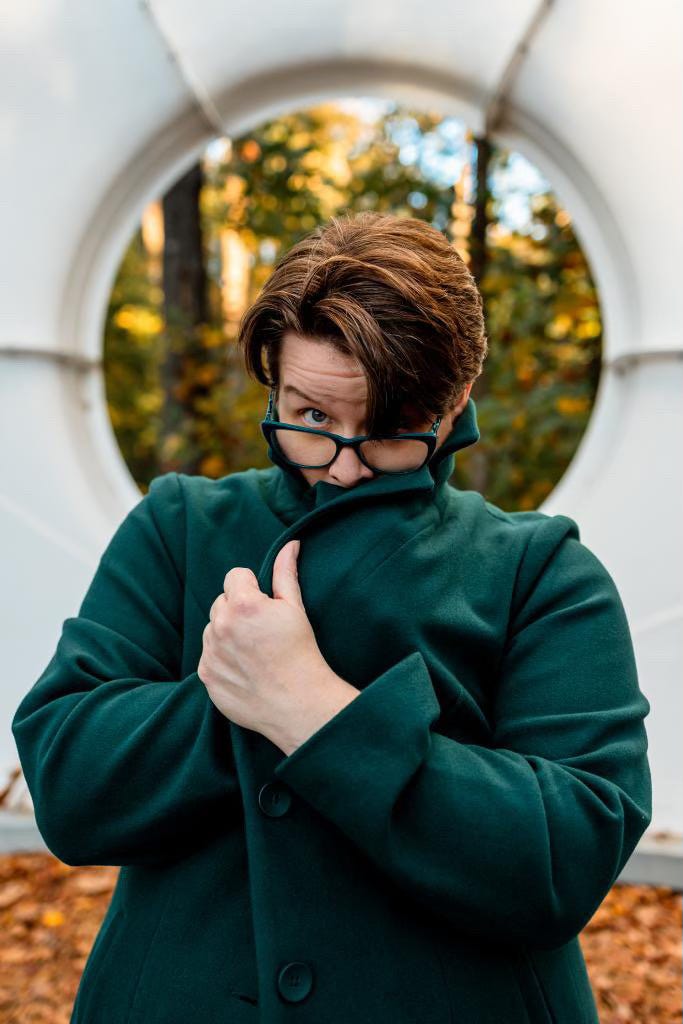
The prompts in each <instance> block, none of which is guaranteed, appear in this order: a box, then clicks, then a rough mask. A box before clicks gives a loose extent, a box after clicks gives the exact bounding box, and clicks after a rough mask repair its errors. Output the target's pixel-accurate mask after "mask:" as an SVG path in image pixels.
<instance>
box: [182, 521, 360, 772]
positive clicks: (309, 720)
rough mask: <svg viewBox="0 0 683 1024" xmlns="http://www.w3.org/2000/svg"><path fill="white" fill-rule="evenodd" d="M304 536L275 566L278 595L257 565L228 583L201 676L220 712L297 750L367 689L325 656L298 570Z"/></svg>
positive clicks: (233, 573) (210, 628) (207, 636)
mask: <svg viewBox="0 0 683 1024" xmlns="http://www.w3.org/2000/svg"><path fill="white" fill-rule="evenodd" d="M299 548H300V541H299V540H293V541H289V542H288V543H287V544H285V545H284V547H282V548H281V549H280V551H279V552H278V554H277V557H276V559H275V562H274V563H273V597H269V596H268V595H267V594H264V593H263V591H262V590H261V589H260V587H259V585H258V580H257V579H256V576H255V574H254V573H253V572H252V570H251V569H247V568H244V567H241V566H237V567H235V568H233V569H231V570H230V571H229V572H228V573H227V574H226V576H225V579H224V581H223V593H222V594H219V596H218V597H217V598H216V600H215V601H214V602H213V604H212V605H211V610H210V613H209V622H208V623H207V625H206V627H205V629H204V633H203V649H202V655H201V658H200V660H199V665H198V666H197V674H198V676H199V678H200V679H201V681H202V682H203V683H204V685H205V687H206V689H207V692H208V694H209V697H210V698H211V700H212V701H213V703H214V704H215V705H216V707H217V708H218V710H219V711H220V712H221V713H222V714H223V715H225V716H226V718H229V719H230V720H231V721H233V722H235V723H236V724H237V725H241V726H244V727H245V728H247V729H253V730H255V731H256V732H260V733H262V734H263V735H264V736H266V737H268V738H269V739H271V741H272V742H274V743H276V744H277V745H278V746H280V748H281V749H282V750H284V751H285V753H287V754H289V753H291V752H292V750H294V749H296V747H297V746H299V744H301V743H303V741H304V740H305V739H307V738H308V736H310V735H312V733H314V732H316V731H317V730H318V729H319V728H320V727H321V726H322V725H323V724H324V722H326V721H327V720H328V719H329V718H332V717H333V715H335V714H336V713H337V711H339V710H341V708H342V707H344V705H345V704H347V703H348V702H349V701H350V700H353V698H354V697H357V696H358V694H359V692H360V691H359V690H358V689H356V687H355V686H352V685H351V684H350V683H347V682H346V681H345V680H343V679H342V678H341V677H340V676H338V675H337V674H336V673H335V672H333V670H332V669H331V668H330V666H329V665H328V664H327V662H326V661H325V659H324V657H323V655H322V652H321V651H320V648H319V647H318V643H317V641H316V638H315V633H314V631H313V627H312V626H311V623H310V621H309V619H308V616H307V614H306V609H305V607H304V603H303V598H302V595H301V590H300V587H299V580H298V573H297V558H298V554H299Z"/></svg>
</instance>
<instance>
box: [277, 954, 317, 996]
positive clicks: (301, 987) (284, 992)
mask: <svg viewBox="0 0 683 1024" xmlns="http://www.w3.org/2000/svg"><path fill="white" fill-rule="evenodd" d="M312 988H313V970H312V968H311V966H310V964H307V963H304V962H303V961H302V960H293V961H292V962H291V963H289V964H285V966H284V967H281V968H280V973H279V974H278V976H277V990H278V992H279V993H280V995H281V996H282V998H283V999H286V1000H287V1002H288V1003H300V1002H301V1000H302V999H305V998H306V996H307V995H308V993H309V992H310V991H311V989H312Z"/></svg>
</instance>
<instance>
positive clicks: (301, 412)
mask: <svg viewBox="0 0 683 1024" xmlns="http://www.w3.org/2000/svg"><path fill="white" fill-rule="evenodd" d="M305 412H319V413H320V414H321V416H322V418H323V420H326V419H327V416H326V415H325V413H324V412H323V411H322V409H316V408H315V406H314V405H307V406H304V408H303V409H298V410H297V416H301V417H302V418H303V415H304V413H305ZM304 423H305V425H306V426H307V427H319V426H321V423H322V421H321V420H315V421H314V422H313V423H309V421H308V420H307V419H304Z"/></svg>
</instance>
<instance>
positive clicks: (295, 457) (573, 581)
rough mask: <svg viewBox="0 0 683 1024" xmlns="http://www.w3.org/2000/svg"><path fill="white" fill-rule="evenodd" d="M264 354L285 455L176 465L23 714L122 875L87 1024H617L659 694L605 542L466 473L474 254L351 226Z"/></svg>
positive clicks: (260, 316)
mask: <svg viewBox="0 0 683 1024" xmlns="http://www.w3.org/2000/svg"><path fill="white" fill-rule="evenodd" d="M238 340H239V344H240V351H241V352H242V353H243V355H244V359H245V367H246V369H247V372H248V373H249V374H250V375H251V376H252V377H254V378H255V379H257V380H259V381H260V382H261V383H264V384H266V385H267V386H268V388H269V395H268V407H267V411H266V415H265V417H264V419H263V420H262V422H261V429H262V431H263V434H264V438H265V440H266V441H267V443H268V455H269V459H270V462H271V465H268V466H267V467H265V468H257V467H250V468H248V469H246V470H244V471H241V472H236V473H231V474H228V475H226V476H224V477H221V478H219V479H209V478H208V477H203V476H197V475H187V474H184V473H177V472H170V473H164V474H162V475H160V476H157V477H155V478H154V479H153V480H152V482H151V484H150V487H149V490H148V492H147V493H146V494H145V495H144V496H143V497H142V498H141V500H140V502H139V503H138V504H136V506H135V507H134V508H133V509H132V510H131V511H130V512H129V513H128V515H127V516H126V517H125V518H124V520H123V521H122V522H121V524H120V525H119V527H118V528H117V530H116V531H115V533H114V535H113V537H112V539H111V541H110V542H109V544H108V546H107V548H106V550H105V551H104V553H103V555H102V557H101V559H100V562H99V565H98V567H97V569H96V572H95V575H94V578H93V579H92V582H91V584H90V586H89V588H88V590H87V592H86V594H85V597H84V599H83V602H82V604H81V606H80V609H79V611H78V614H77V615H75V616H72V617H69V618H67V619H66V620H64V622H63V625H62V633H61V637H60V639H59V642H58V645H57V648H56V651H55V652H54V655H53V657H52V658H51V660H50V662H49V664H48V665H47V666H46V668H45V670H44V671H43V673H42V674H41V676H40V678H39V679H38V680H37V681H36V682H35V684H34V685H33V686H32V688H31V690H30V691H29V692H28V693H26V694H25V695H24V697H23V699H22V701H21V703H20V705H19V707H18V709H17V711H16V713H15V715H14V719H13V723H12V729H13V733H14V736H15V739H16V743H17V749H18V751H19V754H20V759H21V763H22V766H23V769H24V773H25V776H26V780H27V784H28V786H29V789H30V792H31V795H32V797H33V801H34V806H35V812H36V820H37V823H38V826H39V828H40V830H41V833H42V835H43V837H44V839H45V841H46V843H47V845H48V847H49V848H50V849H51V850H52V851H53V853H54V854H55V855H56V856H57V857H59V858H60V859H61V860H63V861H64V862H65V863H67V864H72V865H77V864H112V865H120V872H119V875H118V879H117V884H116V887H115V890H114V893H113V895H112V898H111V902H110V904H109V907H108V909H107V912H106V914H105V917H104V920H103V922H102V925H101V928H100V931H99V932H98V935H97V938H96V941H95V943H94V945H93V948H92V950H91V953H90V956H89V958H88V961H87V963H86V966H85V969H84V971H83V975H82V977H81V981H80V985H79V989H78V993H77V996H76V1000H75V1003H74V1008H73V1015H72V1024H142V1022H143V1021H144V1022H146V1024H148V1022H150V1021H159V1022H163V1024H187V1022H188V1021H197V1022H201V1024H219V1022H220V1024H233V1022H238V1024H239V1022H245V1021H251V1022H256V1021H258V1022H261V1024H277V1022H285V1021H287V1020H292V1021H294V1020H299V1021H302V1022H311V1021H316V1022H322V1021H324V1022H325V1024H349V1022H351V1021H353V1022H361V1021H363V1022H368V1024H371V1022H372V1024H380V1022H385V1021H392V1024H415V1022H418V1021H419V1022H420V1024H447V1022H449V1021H456V1020H457V1021H458V1022H460V1024H487V1022H489V1024H517V1022H519V1024H529V1022H530V1021H532V1022H534V1024H550V1022H554V1024H565V1022H566V1024H581V1022H583V1024H587V1022H597V1020H598V1016H597V1010H596V1004H595V1001H594V998H593V992H592V988H591V985H590V980H589V978H588V974H587V970H586V965H585V962H584V959H583V956H582V951H581V946H580V943H579V933H580V931H581V930H582V928H583V927H584V926H585V925H586V923H587V922H588V921H589V919H590V918H591V916H592V915H593V914H594V912H595V911H596V909H597V908H598V906H599V905H600V903H601V901H602V900H603V898H604V897H605V895H606V894H607V892H608V890H609V889H610V887H611V886H612V885H613V884H614V883H615V881H616V880H617V878H618V875H619V873H620V872H621V869H622V868H623V866H624V864H625V862H626V860H627V859H628V858H629V856H630V855H631V853H632V852H633V850H634V848H635V846H636V844H637V842H638V839H639V838H640V836H641V835H642V833H643V832H644V830H645V828H646V827H647V825H648V823H649V821H650V819H651V779H650V771H649V764H648V757H647V736H646V731H645V727H644V719H645V717H646V715H647V713H648V711H649V703H648V701H647V699H646V697H645V696H644V694H643V693H642V692H641V690H640V688H639V682H638V677H637V672H636V665H635V659H634V652H633V646H632V641H631V635H630V632H629V626H628V623H627V620H626V615H625V611H624V608H623V605H622V602H621V599H620V596H619V593H618V591H617V588H616V585H615V583H614V581H613V579H612V577H611V576H610V574H609V573H608V571H607V569H606V568H605V566H604V565H603V563H602V562H601V561H600V560H599V559H598V557H597V556H596V555H595V554H594V553H593V552H592V551H591V550H590V549H589V548H588V547H586V546H585V545H584V544H583V542H582V541H581V539H580V533H579V528H578V525H577V523H576V522H575V520H573V519H571V518H570V517H569V516H566V515H562V514H557V515H546V514H544V513H541V512H540V511H517V512H506V511H503V510H502V509H500V508H498V507H497V506H495V505H494V504H492V503H491V502H489V501H487V500H486V499H485V498H484V497H483V496H482V495H481V494H479V493H478V492H476V491H468V490H464V489H459V488H457V487H455V486H454V485H453V484H452V483H451V478H452V475H453V470H454V465H455V456H456V453H457V452H458V451H460V450H462V449H463V448H465V447H467V446H469V445H472V444H474V443H476V441H477V440H478V439H479V436H480V435H479V428H478V424H477V419H476V407H475V403H474V400H473V399H472V397H471V395H470V390H471V387H472V384H473V382H474V380H475V379H476V377H477V376H478V375H479V373H480V372H481V370H482V365H483V361H484V358H485V355H486V353H487V350H488V342H487V338H486V333H485V325H484V317H483V308H482V299H481V295H480V293H479V291H478V289H477V287H476V284H475V282H474V279H473V278H472V275H471V274H470V272H469V270H468V268H467V265H466V263H465V262H464V261H463V260H462V258H461V257H460V256H459V255H458V253H457V252H456V250H455V249H454V248H453V246H452V245H451V244H450V243H449V242H448V240H447V239H446V238H445V236H444V235H443V234H442V233H441V232H440V231H438V230H437V229H436V228H434V227H432V226H431V225H428V224H426V223H424V222H422V221H420V220H417V219H413V218H408V217H401V216H394V215H391V214H379V213H363V214H360V215H356V216H351V215H344V216H340V217H335V218H332V220H331V221H330V222H328V223H327V224H325V225H322V226H321V227H320V228H318V229H316V230H315V231H314V232H312V233H311V234H310V235H309V236H307V237H306V238H304V239H302V240H301V241H299V242H298V243H297V244H296V245H294V246H293V247H292V248H291V249H290V250H289V251H288V252H287V253H285V254H284V256H283V257H282V259H281V260H280V262H279V263H278V264H277V266H276V267H275V268H274V271H273V273H272V275H271V277H270V278H269V279H268V281H267V282H266V284H265V286H264V288H263V290H262V292H261V294H260V295H259V296H258V297H257V299H256V300H255V302H254V303H253V304H252V305H251V306H250V307H249V309H248V310H247V311H246V312H245V314H244V316H243V318H242V321H241V323H240V335H239V339H238ZM264 357H265V363H264V361H263V360H264Z"/></svg>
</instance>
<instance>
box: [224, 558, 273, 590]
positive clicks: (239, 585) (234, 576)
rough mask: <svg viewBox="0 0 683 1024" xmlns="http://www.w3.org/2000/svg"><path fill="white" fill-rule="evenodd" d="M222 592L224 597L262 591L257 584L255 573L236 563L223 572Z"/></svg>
mask: <svg viewBox="0 0 683 1024" xmlns="http://www.w3.org/2000/svg"><path fill="white" fill-rule="evenodd" d="M223 593H224V594H225V596H226V597H228V598H230V597H231V596H235V597H236V596H237V595H238V594H240V595H242V594H245V595H246V594H253V593H258V594H261V593H263V591H262V590H261V588H260V587H259V585H258V580H257V578H256V575H255V573H254V572H253V571H252V570H251V569H247V568H246V566H242V565H236V566H235V567H234V568H232V569H230V571H229V572H227V573H226V574H225V578H224V580H223Z"/></svg>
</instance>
